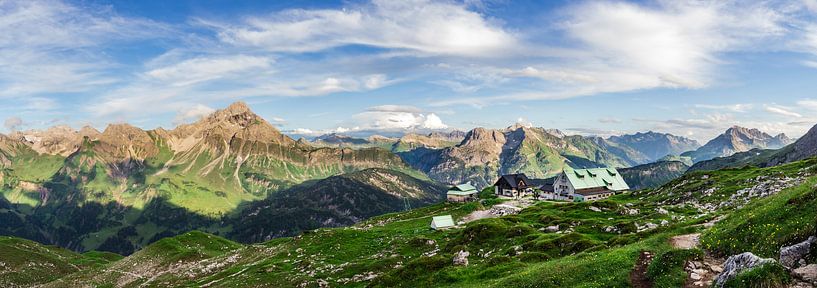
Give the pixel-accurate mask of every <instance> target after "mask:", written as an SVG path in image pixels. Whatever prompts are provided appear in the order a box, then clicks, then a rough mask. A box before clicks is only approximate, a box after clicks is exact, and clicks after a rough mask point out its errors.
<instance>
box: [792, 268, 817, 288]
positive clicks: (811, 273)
mask: <svg viewBox="0 0 817 288" xmlns="http://www.w3.org/2000/svg"><path fill="white" fill-rule="evenodd" d="M792 274H793V275H794V276H795V277H797V278H799V279H800V280H803V281H806V282H809V283H811V284H815V285H817V264H811V265H807V266H804V267H800V268H797V269H794V271H792Z"/></svg>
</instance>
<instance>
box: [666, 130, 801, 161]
mask: <svg viewBox="0 0 817 288" xmlns="http://www.w3.org/2000/svg"><path fill="white" fill-rule="evenodd" d="M793 141H794V140H792V139H791V138H789V137H788V136H786V134H782V133H781V134H778V135H777V136H771V135H769V134H766V133H764V132H761V131H760V130H757V129H749V128H744V127H739V126H733V127H731V128H729V129H727V130H726V132H724V133H723V134H721V135H718V136H717V137H715V139H712V140H710V141H709V142H707V143H706V144H704V146H701V147H700V148H698V149H696V150H694V151H689V152H685V153H682V154H681V156H684V157H689V158H691V159H692V162H695V163H697V162H701V161H705V160H710V159H713V158H716V157H725V156H731V155H732V154H735V153H738V152H746V151H749V150H752V149H756V148H760V149H778V148H781V147H783V146H786V145H789V144H791V143H792V142H793Z"/></svg>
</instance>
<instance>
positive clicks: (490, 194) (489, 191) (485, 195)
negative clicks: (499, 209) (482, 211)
mask: <svg viewBox="0 0 817 288" xmlns="http://www.w3.org/2000/svg"><path fill="white" fill-rule="evenodd" d="M496 198H498V196H496V194H495V191H494V186H488V187H485V189H482V191H479V199H485V200H488V199H496Z"/></svg>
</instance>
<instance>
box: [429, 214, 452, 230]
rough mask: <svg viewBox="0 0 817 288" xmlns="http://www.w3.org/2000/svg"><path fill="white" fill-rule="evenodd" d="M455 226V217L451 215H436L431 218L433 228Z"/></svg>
mask: <svg viewBox="0 0 817 288" xmlns="http://www.w3.org/2000/svg"><path fill="white" fill-rule="evenodd" d="M453 226H454V218H451V215H443V216H434V218H432V220H431V228H434V229H439V228H446V227H453Z"/></svg>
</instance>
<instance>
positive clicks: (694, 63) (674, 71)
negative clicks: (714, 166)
mask: <svg viewBox="0 0 817 288" xmlns="http://www.w3.org/2000/svg"><path fill="white" fill-rule="evenodd" d="M0 31H1V32H2V33H0V121H3V122H4V126H3V127H2V128H0V130H2V131H3V132H4V133H9V132H12V131H17V130H27V129H44V128H47V127H50V126H55V125H69V126H72V127H75V128H80V127H82V126H85V125H92V126H94V127H96V128H98V129H104V128H105V127H106V126H107V125H108V124H110V123H122V122H127V123H130V124H133V125H136V126H139V127H142V128H145V129H153V128H157V127H164V128H172V127H175V126H176V125H178V124H181V123H189V122H192V121H196V120H197V119H199V118H201V117H203V116H206V115H208V114H209V113H212V112H213V111H214V110H216V109H220V108H224V107H226V106H227V105H229V104H230V103H232V102H235V101H239V100H241V101H245V102H246V103H248V104H249V106H250V107H251V108H252V109H253V110H254V111H255V112H256V113H258V114H259V115H261V116H262V117H264V118H265V119H267V120H268V121H269V122H270V123H272V124H274V125H276V126H277V127H279V129H281V130H282V131H284V132H286V133H289V134H292V135H305V136H315V135H319V134H323V133H330V132H342V133H352V134H354V133H358V134H366V133H368V134H372V133H377V134H388V133H404V132H410V131H415V132H418V131H430V130H451V129H460V130H469V129H472V128H474V127H488V128H501V127H507V126H510V125H513V124H515V123H523V124H525V125H534V126H539V127H546V128H557V129H561V130H563V131H565V132H568V133H572V134H584V135H601V136H607V135H614V134H623V133H634V132H638V131H648V130H652V131H660V132H668V133H672V134H676V135H680V136H686V137H689V138H692V139H696V140H699V141H702V142H705V141H706V140H709V139H711V138H712V137H714V136H715V135H717V134H719V133H722V132H723V131H724V130H725V129H727V128H728V127H730V126H733V125H739V126H744V127H750V128H758V129H760V130H762V131H764V132H767V133H769V134H777V133H786V134H787V135H789V136H791V137H798V136H801V135H802V134H804V133H805V132H806V131H807V130H808V129H809V128H811V127H812V126H813V125H815V124H817V116H815V112H817V0H802V1H773V0H772V1H757V2H752V1H728V0H727V1H723V0H722V1H637V2H628V1H512V0H499V1H490V0H486V1H479V0H465V1H423V0H400V1H385V0H373V1H226V0H224V1H216V0H209V1H207V0H200V1H194V0H178V1H98V0H76V1H58V0H53V1H38V0H26V1H9V0H0Z"/></svg>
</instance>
